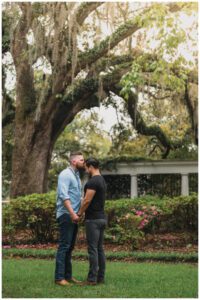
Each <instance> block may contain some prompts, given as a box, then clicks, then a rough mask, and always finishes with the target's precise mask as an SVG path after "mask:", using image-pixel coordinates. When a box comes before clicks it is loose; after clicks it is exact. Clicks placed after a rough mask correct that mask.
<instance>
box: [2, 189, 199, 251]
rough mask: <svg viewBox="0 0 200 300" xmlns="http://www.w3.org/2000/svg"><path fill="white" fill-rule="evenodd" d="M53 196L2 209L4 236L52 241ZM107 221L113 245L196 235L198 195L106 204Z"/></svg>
mask: <svg viewBox="0 0 200 300" xmlns="http://www.w3.org/2000/svg"><path fill="white" fill-rule="evenodd" d="M55 202H56V195H55V192H51V193H49V194H32V195H30V196H25V197H19V198H17V199H15V200H12V201H11V203H10V204H9V205H7V206H5V207H3V234H4V235H7V236H9V237H10V241H11V242H14V240H15V239H14V236H15V234H16V233H17V232H18V231H19V230H29V231H30V239H32V240H34V241H37V242H48V241H52V240H54V239H55V236H56V232H57V224H56V217H55ZM105 211H106V214H107V217H108V228H107V230H106V235H105V237H106V239H107V240H109V241H111V242H114V243H122V244H123V243H128V244H130V246H131V247H132V249H136V248H137V247H138V246H139V243H140V241H141V240H142V238H143V237H144V234H146V233H156V232H170V231H185V230H191V231H195V232H196V231H197V228H198V223H197V220H198V218H197V213H198V202H197V195H196V194H193V195H191V196H188V197H184V196H180V197H176V198H173V199H170V198H163V199H159V198H156V197H153V196H145V197H141V198H136V199H120V200H115V201H113V200H110V201H106V206H105Z"/></svg>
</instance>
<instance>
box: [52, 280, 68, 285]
mask: <svg viewBox="0 0 200 300" xmlns="http://www.w3.org/2000/svg"><path fill="white" fill-rule="evenodd" d="M55 284H58V285H62V286H64V285H71V284H70V283H69V282H68V281H67V280H65V279H62V280H56V281H55Z"/></svg>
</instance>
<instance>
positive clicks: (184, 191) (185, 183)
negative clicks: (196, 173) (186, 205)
mask: <svg viewBox="0 0 200 300" xmlns="http://www.w3.org/2000/svg"><path fill="white" fill-rule="evenodd" d="M181 195H183V196H188V195H189V180H188V174H181Z"/></svg>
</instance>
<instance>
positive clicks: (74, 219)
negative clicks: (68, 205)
mask: <svg viewBox="0 0 200 300" xmlns="http://www.w3.org/2000/svg"><path fill="white" fill-rule="evenodd" d="M70 217H71V220H72V222H73V223H80V222H81V221H82V220H83V216H78V214H76V213H73V214H71V215H70Z"/></svg>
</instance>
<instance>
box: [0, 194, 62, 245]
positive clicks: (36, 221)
mask: <svg viewBox="0 0 200 300" xmlns="http://www.w3.org/2000/svg"><path fill="white" fill-rule="evenodd" d="M55 219H56V216H55V193H49V194H32V195H29V196H24V197H19V198H17V199H13V200H11V202H10V204H9V205H7V206H6V207H4V208H3V224H4V234H7V235H9V237H10V241H11V242H14V235H15V233H16V232H18V231H20V230H28V231H29V232H30V236H29V237H30V239H31V240H33V241H37V242H46V241H51V240H54V238H55V233H56V231H57V225H56V222H55Z"/></svg>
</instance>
